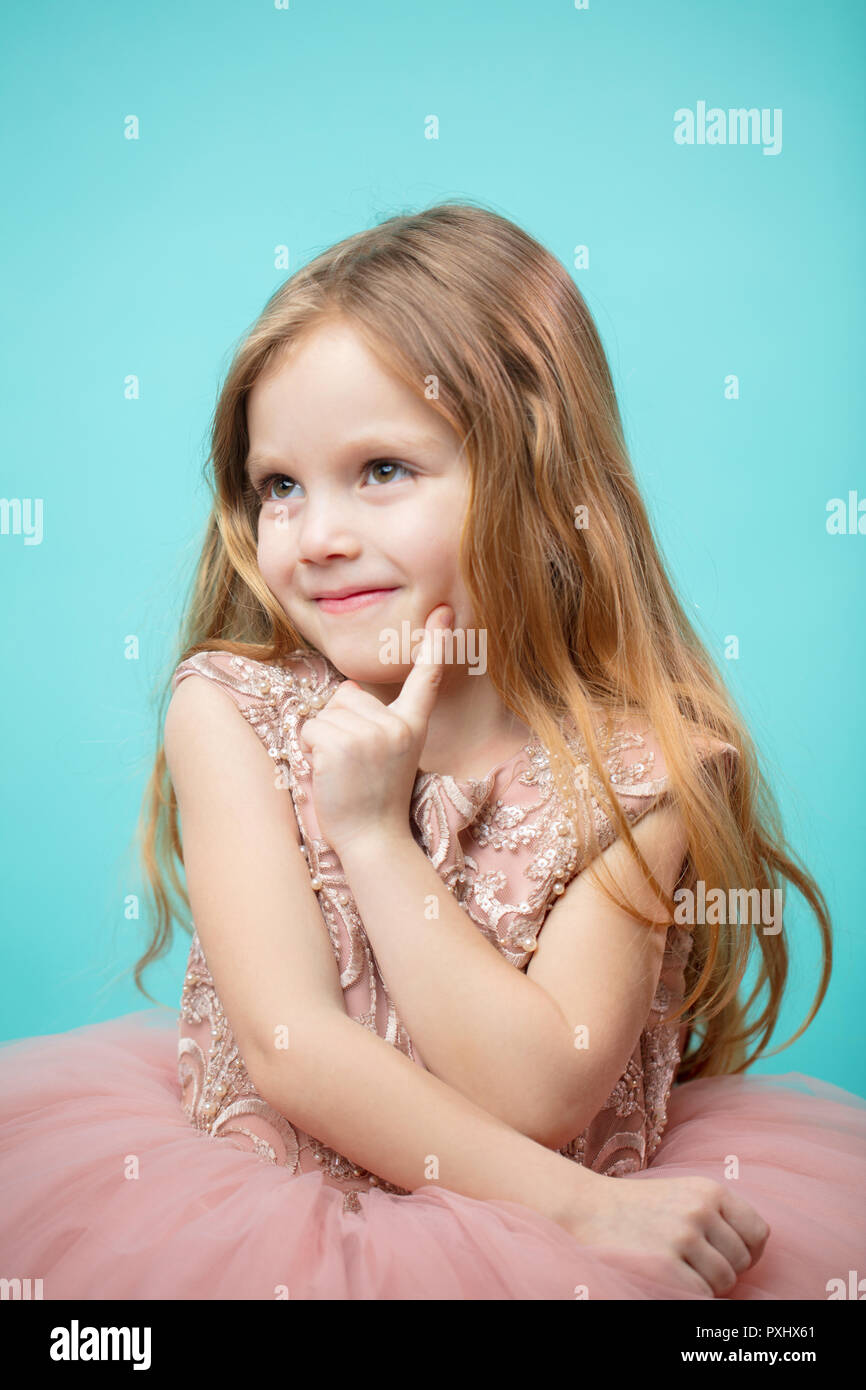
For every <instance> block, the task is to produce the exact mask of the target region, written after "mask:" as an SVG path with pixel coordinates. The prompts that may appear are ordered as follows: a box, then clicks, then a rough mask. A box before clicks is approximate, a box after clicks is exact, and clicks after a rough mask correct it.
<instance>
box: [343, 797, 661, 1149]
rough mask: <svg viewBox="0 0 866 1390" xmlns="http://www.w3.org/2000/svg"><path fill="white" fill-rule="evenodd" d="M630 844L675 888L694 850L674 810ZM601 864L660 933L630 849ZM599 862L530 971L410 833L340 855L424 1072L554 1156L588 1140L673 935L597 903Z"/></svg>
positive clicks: (609, 854)
mask: <svg viewBox="0 0 866 1390" xmlns="http://www.w3.org/2000/svg"><path fill="white" fill-rule="evenodd" d="M634 836H635V840H636V842H637V844H638V846H639V848H640V849H641V852H642V853H643V855H644V856H645V858H646V860H647V862H648V863H649V865H650V868H651V869H652V871H653V873H654V875H655V877H656V879H657V881H658V882H659V883H660V884H661V886H662V887H663V888H664V889H665V891H666V892H668V893H671V892H672V891H673V887H674V883H675V881H676V878H677V877H678V874H679V871H680V868H681V866H682V861H683V857H684V855H685V853H686V850H687V848H688V842H687V838H686V834H685V828H684V826H683V823H682V819H681V817H680V816H679V813H678V812H677V811H676V809H675V808H674V807H670V806H668V807H665V808H664V809H661V810H653V811H652V812H651V813H650V815H648V816H645V817H644V818H643V819H642V820H641V823H640V825H638V826H637V827H636V828H635V831H634ZM599 861H601V862H603V863H605V864H606V866H607V867H608V868H610V869H611V870H614V871H615V877H616V879H617V880H618V882H620V883H621V884H623V885H624V886H625V888H626V893H627V895H628V896H629V897H630V898H631V900H632V901H633V902H635V903H636V904H637V906H639V907H640V908H642V910H643V911H644V912H645V913H646V914H647V916H649V917H652V918H653V919H654V920H657V921H658V922H659V923H660V925H661V926H664V927H665V928H666V926H667V919H666V917H665V915H664V913H663V912H661V913H659V908H658V904H657V902H656V901H655V899H654V897H653V895H652V894H651V893H650V891H649V890H648V889H647V888H646V886H645V885H644V883H643V880H642V877H641V875H640V873H639V871H638V870H637V869H636V868H635V867H634V866H633V865H632V864H631V862H630V859H629V858H628V856H627V851H626V848H625V846H624V844H623V843H622V841H620V840H617V841H615V842H614V844H613V845H611V846H610V847H609V848H608V849H607V850H605V851H604V852H603V853H602V854H601V855H600V856H599ZM599 861H593V864H592V865H591V866H590V868H588V869H587V870H584V871H583V872H582V873H580V874H578V875H576V876H575V877H574V878H573V879H572V881H571V883H570V884H569V885H568V888H567V889H566V891H565V893H564V894H563V895H562V897H561V898H560V899H559V901H558V902H557V903H556V904H555V905H554V907H553V908H552V909H551V911H550V912H549V913H548V915H547V918H546V920H545V923H544V930H543V932H542V933H541V936H540V939H539V943H538V949H537V951H536V952H535V954H534V955H533V956H532V957H531V959H530V963H529V968H528V970H527V972H526V974H524V973H523V972H522V971H520V970H517V969H515V967H514V966H513V965H510V964H509V963H508V961H506V959H505V957H504V956H503V955H501V954H500V952H499V951H498V950H497V949H496V947H495V946H494V945H493V944H492V942H490V941H488V940H487V939H486V937H484V936H483V935H482V933H481V932H480V930H479V929H478V927H477V926H476V924H475V923H474V922H473V921H472V919H471V918H470V917H469V915H468V913H466V912H465V911H464V909H463V908H462V907H461V906H460V904H459V903H458V902H457V901H456V899H455V898H454V896H453V895H452V894H451V893H449V892H448V890H447V888H446V887H445V885H444V883H443V882H442V879H441V878H440V876H439V874H437V872H436V870H435V869H434V867H433V865H432V864H431V863H430V860H429V859H428V858H427V856H426V854H425V853H424V851H423V850H422V849H421V848H420V846H419V845H417V844H416V842H415V841H414V839H413V838H412V835H411V833H410V831H409V830H408V828H407V830H406V833H405V835H402V834H400V833H398V832H396V831H394V832H392V833H390V834H388V835H385V834H383V833H382V832H379V831H377V829H376V828H375V827H371V829H370V830H369V831H367V832H365V833H364V834H363V835H360V836H358V837H356V839H355V840H354V841H352V843H351V844H350V845H347V846H346V847H345V849H344V850H343V851H342V854H341V862H342V864H343V868H344V869H345V871H346V877H347V879H348V881H349V883H350V885H351V887H352V891H353V894H354V897H355V901H356V903H357V906H358V911H359V912H360V914H361V917H362V919H363V922H364V925H365V927H366V930H367V935H368V936H369V938H370V941H371V943H372V946H373V950H374V952H375V954H376V959H377V961H378V963H379V966H380V969H381V971H382V975H383V978H384V979H385V981H386V983H387V985H388V990H389V993H390V994H391V997H392V998H393V1000H394V1003H395V1005H396V1007H397V1010H398V1012H399V1014H400V1017H401V1018H402V1019H403V1020H404V1022H405V1024H406V1027H407V1028H408V1030H409V1034H410V1036H411V1037H412V1039H413V1040H414V1042H415V1043H417V1045H418V1048H419V1049H420V1052H421V1056H422V1057H423V1058H424V1061H425V1063H426V1064H427V1066H428V1067H430V1069H431V1070H432V1071H433V1072H435V1073H436V1075H437V1076H438V1077H440V1078H441V1079H442V1080H443V1081H445V1082H447V1084H448V1085H449V1086H453V1087H454V1088H455V1089H456V1090H458V1091H459V1092H460V1093H461V1094H462V1095H465V1096H466V1097H467V1098H468V1099H469V1100H471V1101H474V1102H475V1103H476V1104H477V1105H479V1106H481V1107H482V1108H483V1109H484V1110H487V1111H489V1112H490V1113H491V1114H493V1115H498V1116H499V1117H500V1118H501V1119H503V1120H504V1121H505V1122H506V1123H507V1124H509V1125H512V1126H514V1127H515V1128H516V1129H520V1130H521V1131H522V1132H523V1133H524V1134H528V1135H530V1136H531V1137H532V1138H534V1139H537V1140H538V1141H539V1142H540V1143H543V1144H548V1145H549V1146H550V1147H551V1148H560V1147H561V1146H562V1145H563V1144H566V1143H567V1142H568V1141H569V1140H570V1139H573V1138H574V1136H575V1135H576V1134H581V1133H582V1132H583V1130H584V1129H585V1128H586V1126H587V1125H588V1124H589V1123H590V1122H591V1120H592V1118H593V1116H594V1115H595V1114H597V1112H598V1111H599V1110H600V1109H601V1107H602V1106H603V1105H604V1102H605V1100H606V1099H607V1097H608V1096H609V1095H610V1093H611V1091H612V1090H613V1087H614V1086H615V1085H616V1082H617V1080H618V1079H619V1077H620V1076H621V1075H622V1073H623V1071H624V1069H625V1067H626V1065H627V1063H628V1059H629V1057H630V1056H631V1055H632V1052H633V1050H634V1047H635V1044H636V1042H637V1040H638V1038H639V1037H640V1034H641V1031H642V1029H643V1028H644V1027H645V1026H646V1020H647V1017H648V1014H649V1011H650V1008H651V1005H652V1001H653V996H654V994H655V991H656V987H657V985H658V980H659V975H660V972H661V968H662V960H663V954H664V947H665V938H666V930H655V931H653V930H651V929H648V928H646V927H644V926H643V925H642V924H641V923H640V922H639V921H637V920H636V919H635V918H633V917H631V916H630V915H628V914H627V913H625V912H623V911H621V910H620V909H619V908H617V907H616V906H615V905H614V904H611V903H610V902H609V901H608V900H607V899H606V898H605V897H604V896H603V895H602V893H601V892H600V890H599V889H598V888H596V886H595V883H594V878H595V876H596V875H597V871H598V863H599ZM433 903H435V904H436V914H437V915H435V916H431V915H430V909H431V906H432V904H433ZM578 1044H580V1045H579V1046H578Z"/></svg>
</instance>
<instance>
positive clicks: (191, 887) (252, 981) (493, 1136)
mask: <svg viewBox="0 0 866 1390" xmlns="http://www.w3.org/2000/svg"><path fill="white" fill-rule="evenodd" d="M165 753H166V758H167V761H168V765H169V770H170V774H171V778H172V782H173V785H174V789H175V793H176V796H177V800H178V806H179V809H180V814H181V820H182V826H183V851H184V866H185V869H186V880H187V890H188V893H189V898H190V905H191V908H192V912H193V917H194V920H195V923H196V928H197V931H198V934H199V939H200V940H201V943H202V947H203V949H204V953H205V956H206V958H207V962H208V966H209V969H210V971H211V974H212V976H213V979H214V984H215V987H216V990H217V993H218V994H219V997H220V1000H221V1002H222V1005H223V1007H224V1009H225V1012H226V1014H227V1016H228V1019H229V1023H230V1025H231V1028H232V1032H233V1034H234V1037H235V1039H236V1041H237V1044H238V1047H239V1049H240V1051H241V1055H242V1056H243V1058H244V1061H245V1063H246V1066H247V1070H248V1072H249V1075H250V1078H251V1080H252V1082H253V1084H254V1086H255V1087H256V1089H257V1091H258V1092H259V1094H260V1095H261V1096H262V1097H263V1099H266V1100H268V1101H269V1102H270V1103H271V1104H272V1105H273V1106H274V1107H275V1108H276V1109H277V1110H279V1111H280V1112H281V1113H282V1114H284V1115H285V1116H286V1118H287V1119H288V1120H289V1121H290V1122H294V1123H297V1124H298V1125H299V1126H300V1127H302V1128H303V1129H305V1130H306V1131H307V1132H308V1133H310V1134H314V1135H315V1136H316V1137H317V1138H319V1139H321V1140H322V1141H323V1142H324V1143H326V1144H328V1145H330V1146H331V1147H332V1148H334V1149H335V1150H336V1151H337V1152H339V1153H342V1154H344V1155H345V1156H346V1157H347V1158H349V1159H351V1160H352V1161H353V1162H356V1163H358V1164H359V1165H362V1166H363V1167H365V1168H367V1169H369V1170H370V1171H371V1172H375V1173H378V1174H380V1175H381V1176H382V1177H384V1178H385V1179H386V1180H388V1181H389V1182H393V1183H395V1184H397V1185H398V1186H401V1187H405V1188H407V1189H409V1190H414V1189H416V1188H419V1187H423V1186H425V1185H426V1184H427V1183H428V1182H434V1183H435V1182H438V1183H441V1184H442V1185H443V1186H444V1187H447V1188H449V1189H450V1190H452V1191H456V1192H462V1193H464V1194H466V1195H467V1196H472V1197H478V1198H482V1199H485V1198H486V1199H488V1200H490V1199H497V1198H498V1199H502V1200H508V1201H515V1202H518V1203H520V1204H522V1205H525V1206H528V1207H532V1208H534V1209H535V1210H537V1211H539V1212H541V1213H542V1214H544V1215H546V1216H548V1217H550V1218H551V1219H554V1220H556V1219H557V1218H558V1216H559V1214H560V1213H562V1212H564V1211H568V1212H570V1213H571V1215H572V1216H573V1213H574V1209H575V1207H576V1206H577V1205H579V1198H580V1196H581V1195H582V1194H587V1198H588V1200H589V1201H590V1202H591V1200H592V1197H593V1195H594V1194H595V1193H596V1192H597V1191H598V1188H599V1184H600V1183H601V1177H600V1175H599V1174H596V1173H593V1172H591V1171H590V1170H589V1169H584V1168H582V1167H580V1166H579V1165H577V1164H574V1163H573V1162H572V1161H571V1160H569V1159H567V1158H564V1157H562V1156H561V1155H559V1154H556V1153H554V1152H552V1151H551V1149H549V1148H546V1147H545V1146H544V1145H542V1144H539V1143H536V1142H535V1141H534V1140H533V1139H531V1138H529V1137H528V1136H527V1135H525V1134H521V1133H519V1132H517V1131H516V1130H514V1129H512V1128H510V1127H509V1126H508V1125H507V1124H506V1123H504V1122H503V1121H502V1120H501V1119H498V1118H496V1117H494V1116H492V1115H489V1114H487V1113H486V1112H485V1111H484V1110H483V1109H482V1108H480V1107H478V1106H476V1105H475V1104H474V1103H473V1102H472V1101H470V1100H468V1099H466V1098H465V1097H463V1096H461V1095H459V1094H458V1093H457V1092H456V1091H454V1090H452V1089H451V1087H449V1086H448V1085H447V1084H446V1083H445V1082H444V1081H441V1080H440V1079H439V1078H438V1077H436V1076H434V1075H432V1074H431V1073H430V1072H427V1071H425V1070H424V1069H423V1068H422V1067H420V1066H418V1065H417V1064H416V1063H414V1062H412V1061H410V1060H409V1058H408V1057H406V1056H404V1055H403V1054H402V1053H400V1052H398V1051H397V1050H396V1049H394V1048H393V1047H392V1046H390V1044H388V1043H386V1042H385V1041H384V1039H382V1038H379V1037H377V1036H374V1035H373V1034H372V1033H370V1032H368V1031H367V1030H366V1029H365V1028H363V1027H362V1026H361V1025H359V1024H357V1023H355V1022H354V1020H352V1019H350V1018H349V1017H348V1016H347V1014H346V1012H345V1005H344V999H343V992H342V989H341V986H340V980H339V973H338V969H337V963H336V961H335V959H334V953H333V950H332V947H331V944H330V941H329V939H328V934H327V932H326V931H325V930H324V929H323V924H322V917H321V912H320V909H319V905H318V902H317V901H316V897H315V895H314V893H313V890H312V888H311V886H310V879H309V873H308V870H307V868H306V865H305V863H304V861H303V858H302V856H301V854H300V851H299V844H300V837H299V832H298V826H297V821H296V819H295V813H294V808H293V806H292V802H291V798H290V797H289V796H288V795H287V793H286V791H285V790H284V789H282V788H279V787H277V786H276V785H275V775H274V773H275V769H274V765H273V762H272V760H271V759H270V758H269V756H268V754H267V752H266V750H265V749H264V747H263V745H262V743H261V740H260V739H259V738H258V736H257V735H256V733H255V732H254V731H253V730H252V728H250V726H249V725H248V724H247V723H246V721H245V720H244V719H243V718H239V717H238V714H237V710H236V709H235V708H233V707H232V702H231V700H230V697H229V696H227V695H226V693H225V692H224V691H221V690H220V689H219V688H218V687H216V686H213V685H211V684H210V682H208V681H207V680H206V679H204V678H201V677H199V678H196V677H194V676H190V677H188V678H187V679H186V680H184V681H183V682H182V683H181V684H180V685H179V686H178V687H177V689H176V690H175V692H174V695H173V696H172V700H171V703H170V705H169V709H168V712H167V715H166V720H165ZM286 1041H287V1043H288V1045H287V1046H283V1044H284V1043H285V1042H286ZM434 1160H435V1161H434Z"/></svg>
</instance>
